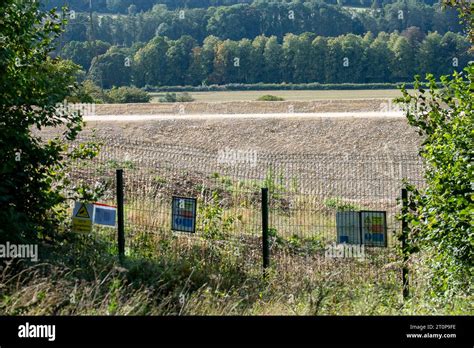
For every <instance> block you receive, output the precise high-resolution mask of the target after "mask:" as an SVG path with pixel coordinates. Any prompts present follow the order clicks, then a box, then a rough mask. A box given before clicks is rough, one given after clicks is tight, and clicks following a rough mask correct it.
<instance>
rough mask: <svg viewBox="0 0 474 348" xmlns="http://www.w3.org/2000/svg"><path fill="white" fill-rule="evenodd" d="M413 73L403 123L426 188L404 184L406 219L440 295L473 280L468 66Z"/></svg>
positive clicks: (472, 95) (472, 122)
mask: <svg viewBox="0 0 474 348" xmlns="http://www.w3.org/2000/svg"><path fill="white" fill-rule="evenodd" d="M441 83H442V86H441V87H440V88H439V87H438V86H437V84H436V80H435V77H434V76H433V75H431V74H430V75H428V76H427V77H426V82H421V80H420V78H419V77H417V79H416V83H415V90H416V92H417V93H416V94H414V95H411V94H409V93H408V92H407V91H406V90H405V89H403V90H402V92H403V98H401V99H400V100H399V101H400V102H403V103H404V104H405V105H406V106H407V109H408V111H407V114H406V115H407V118H408V121H409V123H410V124H411V125H412V126H414V127H416V129H417V130H418V132H419V134H420V135H422V136H423V138H424V141H423V144H422V147H421V151H420V154H421V156H423V158H424V159H425V161H426V164H427V171H426V176H425V178H426V182H427V188H426V189H419V188H417V187H415V186H413V185H408V189H409V192H410V194H411V195H410V200H409V206H410V211H409V212H407V214H406V216H405V217H406V218H407V219H408V220H409V222H410V228H411V233H410V240H411V242H410V243H411V244H412V246H417V247H418V248H421V250H422V251H423V252H425V253H426V254H427V255H429V257H427V258H426V262H428V263H429V264H430V265H431V267H432V272H433V277H432V283H433V289H434V290H435V291H437V292H440V293H442V294H445V295H452V294H453V293H455V292H457V291H460V290H463V291H469V289H470V287H471V286H472V284H473V280H474V279H473V270H474V263H473V261H474V228H473V213H474V194H473V182H474V169H473V165H472V163H473V159H474V113H473V110H474V64H471V65H470V66H469V67H468V68H466V69H465V71H464V72H463V73H459V74H458V73H454V75H452V76H443V77H441Z"/></svg>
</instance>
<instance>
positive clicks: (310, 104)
mask: <svg viewBox="0 0 474 348" xmlns="http://www.w3.org/2000/svg"><path fill="white" fill-rule="evenodd" d="M391 108H393V103H392V102H391V99H387V98H385V99H373V98H371V99H340V100H337V99H331V100H312V101H280V102H268V101H214V102H202V101H195V102H190V103H135V104H99V105H96V107H95V112H96V114H97V115H137V114H138V115H147V114H148V115H160V114H167V115H168V114H178V115H183V114H185V115H188V114H267V113H289V114H291V113H323V112H363V111H380V112H384V111H390V109H391Z"/></svg>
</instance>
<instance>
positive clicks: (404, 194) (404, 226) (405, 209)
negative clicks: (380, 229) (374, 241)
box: [401, 188, 410, 300]
mask: <svg viewBox="0 0 474 348" xmlns="http://www.w3.org/2000/svg"><path fill="white" fill-rule="evenodd" d="M407 212H408V191H407V189H405V188H403V189H402V215H403V216H402V235H401V242H402V253H403V267H402V281H403V299H404V300H406V299H407V298H408V296H409V295H410V288H409V286H410V284H409V281H408V266H407V263H408V256H409V255H408V252H407V238H408V221H407V219H406V216H405V214H406V213H407Z"/></svg>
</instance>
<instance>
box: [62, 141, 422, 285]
mask: <svg viewBox="0 0 474 348" xmlns="http://www.w3.org/2000/svg"><path fill="white" fill-rule="evenodd" d="M87 140H90V139H80V141H81V142H83V141H87ZM104 143H105V144H104V145H103V146H102V148H101V151H100V154H99V156H98V157H97V158H95V159H94V160H92V161H91V162H88V163H83V164H81V165H78V166H76V168H75V169H74V171H73V172H72V173H71V175H72V176H74V178H75V179H77V180H79V181H80V180H82V181H85V182H86V183H88V184H89V185H95V186H98V187H103V188H104V190H103V191H104V193H103V196H102V200H101V201H102V202H103V203H109V204H113V205H116V204H117V201H116V192H117V187H116V180H115V171H116V170H117V169H118V168H120V169H123V176H124V179H123V180H124V184H123V197H124V202H123V203H124V227H125V254H126V255H138V256H142V257H160V254H164V253H166V255H169V251H170V250H173V251H175V252H174V255H175V256H176V257H179V258H183V257H187V255H188V254H189V253H190V251H193V253H194V254H195V253H196V252H197V253H198V254H199V255H200V259H201V261H202V262H216V261H219V258H220V257H221V256H219V255H222V252H225V253H226V255H227V256H228V257H230V258H232V259H233V261H234V262H235V263H236V264H239V266H241V267H243V268H245V269H248V270H255V271H261V268H262V262H263V259H264V256H267V255H265V254H266V252H268V253H269V255H268V256H269V258H267V259H269V269H271V270H273V271H275V272H279V273H281V274H284V273H286V272H295V271H298V272H316V271H317V272H322V273H324V272H332V271H334V270H343V273H344V275H345V276H347V277H356V276H361V277H365V278H373V279H374V281H377V280H378V279H380V278H381V277H382V278H383V277H397V276H399V273H400V272H401V268H400V266H399V265H398V263H397V262H398V261H400V256H399V255H398V254H397V253H396V246H397V245H398V244H399V243H400V241H399V239H398V238H397V236H398V235H399V234H400V232H401V227H402V226H401V222H400V221H399V220H398V219H397V215H398V214H399V213H400V209H401V203H400V202H399V198H400V192H401V188H402V184H403V179H407V180H409V181H410V182H411V183H415V184H417V185H419V186H420V185H422V184H423V180H422V177H423V163H422V160H421V159H420V158H419V156H418V155H417V154H415V153H408V154H397V155H394V156H389V155H378V156H364V155H361V154H350V155H349V154H348V155H331V154H305V155H302V154H294V155H291V154H279V153H273V152H261V151H260V152H255V151H252V150H251V149H223V150H222V151H218V152H212V151H208V150H205V149H197V148H187V147H184V146H170V145H159V146H158V145H155V144H152V143H147V142H144V141H131V140H127V139H113V140H112V139H109V140H104ZM262 188H266V189H268V204H267V203H266V202H265V201H264V202H263V203H264V204H262ZM173 196H179V197H190V198H195V199H196V200H197V211H196V224H195V233H185V232H174V231H172V229H171V218H172V216H171V215H172V211H171V210H172V205H171V204H172V203H171V202H172V197H173ZM359 211H363V212H384V213H383V214H384V217H385V222H384V223H385V227H386V231H387V238H386V240H385V241H384V244H385V245H386V247H380V246H369V245H364V247H361V245H357V244H341V243H339V242H340V240H338V228H340V226H339V227H338V216H339V223H340V222H341V221H343V220H341V217H342V216H345V215H344V212H349V213H350V212H359ZM266 214H267V215H266ZM265 215H266V216H267V218H268V225H267V226H265ZM366 215H367V213H366ZM361 216H362V215H361ZM96 230H97V233H98V234H102V235H103V236H105V237H107V238H110V239H111V240H114V239H116V238H117V237H116V231H115V230H111V229H107V228H96ZM264 232H265V233H266V235H267V236H268V237H266V238H263V239H262V234H263V233H264ZM267 242H268V243H267ZM267 246H268V250H266V247H267ZM216 251H219V252H216Z"/></svg>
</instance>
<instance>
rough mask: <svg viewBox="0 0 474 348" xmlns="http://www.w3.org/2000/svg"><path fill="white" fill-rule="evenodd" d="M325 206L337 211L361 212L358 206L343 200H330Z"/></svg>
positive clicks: (327, 200) (326, 201) (325, 202)
mask: <svg viewBox="0 0 474 348" xmlns="http://www.w3.org/2000/svg"><path fill="white" fill-rule="evenodd" d="M324 205H325V206H326V208H328V209H333V210H335V211H354V210H360V206H358V205H357V204H352V203H348V202H344V201H343V200H342V199H341V198H337V197H336V198H328V199H326V200H325V201H324Z"/></svg>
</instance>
